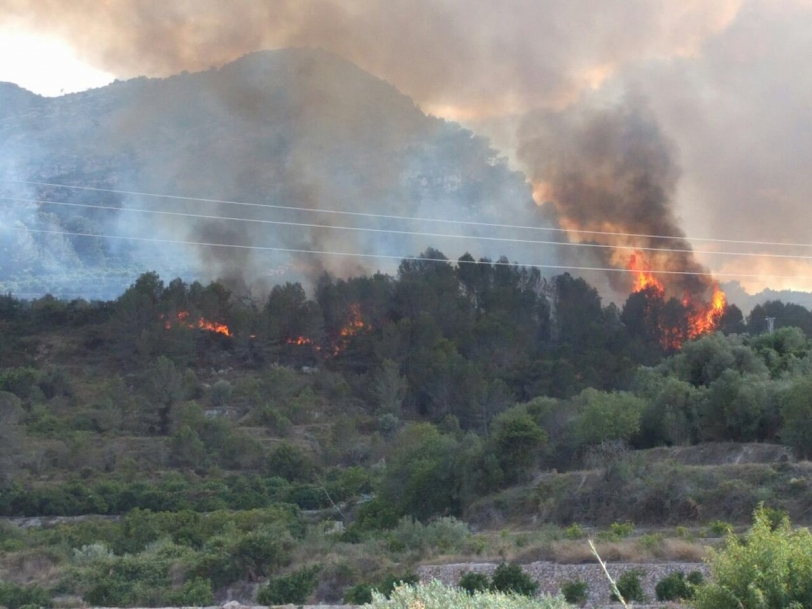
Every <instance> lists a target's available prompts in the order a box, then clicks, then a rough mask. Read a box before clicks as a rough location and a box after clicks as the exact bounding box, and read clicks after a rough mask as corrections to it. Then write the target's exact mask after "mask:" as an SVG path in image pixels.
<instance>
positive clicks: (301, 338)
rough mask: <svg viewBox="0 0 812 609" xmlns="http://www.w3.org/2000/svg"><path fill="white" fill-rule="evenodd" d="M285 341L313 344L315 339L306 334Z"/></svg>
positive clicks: (293, 343) (288, 342) (291, 343)
mask: <svg viewBox="0 0 812 609" xmlns="http://www.w3.org/2000/svg"><path fill="white" fill-rule="evenodd" d="M285 342H286V343H287V344H289V345H312V344H313V339H312V338H307V337H306V336H297V337H296V338H289V339H288V340H287V341H285Z"/></svg>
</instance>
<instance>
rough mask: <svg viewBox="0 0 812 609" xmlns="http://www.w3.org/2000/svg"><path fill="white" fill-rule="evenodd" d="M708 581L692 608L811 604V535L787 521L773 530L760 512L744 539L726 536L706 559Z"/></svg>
mask: <svg viewBox="0 0 812 609" xmlns="http://www.w3.org/2000/svg"><path fill="white" fill-rule="evenodd" d="M709 558H710V567H711V574H712V580H711V581H710V582H708V583H707V584H705V585H704V586H701V587H700V588H699V589H698V590H697V594H696V599H695V601H694V604H695V606H696V607H697V609H711V608H712V609H728V608H731V609H732V608H733V607H738V608H743V609H755V608H759V609H778V608H779V607H781V608H787V607H791V608H796V607H797V608H798V609H800V608H801V607H809V606H810V603H812V587H810V582H812V534H810V532H809V529H806V528H803V529H793V528H792V527H791V526H790V522H789V519H788V518H784V519H783V520H782V522H780V523H779V524H778V526H774V523H773V522H771V520H770V517H769V515H768V513H767V512H765V510H764V509H758V510H756V512H755V523H754V525H753V527H752V528H751V529H750V531H749V533H748V534H747V535H746V536H745V537H736V536H730V537H728V538H727V543H726V545H725V547H724V548H722V549H720V550H716V551H712V552H711V554H710V557H709Z"/></svg>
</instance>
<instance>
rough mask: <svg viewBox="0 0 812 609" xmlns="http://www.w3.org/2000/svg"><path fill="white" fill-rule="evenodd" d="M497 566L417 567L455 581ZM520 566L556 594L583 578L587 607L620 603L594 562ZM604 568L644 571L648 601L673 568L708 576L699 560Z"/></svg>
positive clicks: (423, 575) (424, 576)
mask: <svg viewBox="0 0 812 609" xmlns="http://www.w3.org/2000/svg"><path fill="white" fill-rule="evenodd" d="M496 566H497V565H496V563H479V564H472V563H468V564H452V565H423V566H421V567H419V568H418V569H417V574H418V575H419V576H420V579H421V581H430V580H432V579H439V580H440V581H442V582H443V583H445V584H449V585H456V584H457V582H458V581H459V579H460V576H461V575H462V574H463V573H465V572H466V571H476V572H480V573H486V574H488V575H490V574H491V573H492V572H493V570H494V569H495V568H496ZM522 567H523V569H524V570H525V572H526V573H527V574H528V575H530V576H531V577H532V578H533V579H535V580H536V581H537V582H538V583H539V591H540V592H547V593H549V594H557V593H558V592H559V590H560V587H561V584H563V583H564V582H566V581H568V580H571V579H582V580H584V581H585V582H587V583H588V584H589V600H588V601H587V605H586V606H587V607H593V608H595V607H620V606H621V605H620V604H619V603H610V602H609V595H610V586H609V582H608V581H607V580H606V576H605V575H604V573H603V571H602V570H601V568H600V565H598V564H597V563H596V564H584V565H562V564H558V563H553V562H534V563H530V564H527V565H522ZM607 568H608V570H609V573H610V574H611V575H612V577H613V578H615V580H617V578H618V576H619V575H620V574H621V573H623V572H624V571H628V570H630V569H640V570H641V571H643V572H644V575H643V576H641V578H640V581H641V583H642V584H643V592H644V593H645V595H646V598H647V602H649V603H651V602H656V599H657V597H656V595H655V594H654V586H656V585H657V582H659V581H660V580H661V579H663V578H664V577H666V576H667V575H669V574H670V573H673V572H674V571H683V572H684V573H685V574H686V575H687V574H688V573H690V572H691V571H701V572H702V573H703V574H704V575H705V576H706V577H707V576H708V568H707V565H705V564H702V563H678V562H664V563H645V564H631V563H609V564H607ZM666 606H668V605H666V604H662V603H660V604H654V605H642V604H635V607H638V609H642V608H643V607H666Z"/></svg>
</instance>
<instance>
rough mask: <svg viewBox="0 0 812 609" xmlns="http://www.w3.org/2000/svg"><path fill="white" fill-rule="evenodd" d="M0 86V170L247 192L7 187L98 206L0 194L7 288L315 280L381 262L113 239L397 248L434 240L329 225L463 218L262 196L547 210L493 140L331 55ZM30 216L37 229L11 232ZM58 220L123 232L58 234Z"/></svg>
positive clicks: (273, 55)
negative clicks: (51, 90) (160, 277)
mask: <svg viewBox="0 0 812 609" xmlns="http://www.w3.org/2000/svg"><path fill="white" fill-rule="evenodd" d="M0 91H2V95H3V98H4V100H6V99H7V100H8V101H9V103H4V104H2V107H3V113H4V114H3V116H2V118H0V121H1V122H0V178H5V179H14V180H23V181H27V182H47V183H59V184H66V185H71V186H82V187H92V188H102V189H110V190H115V191H127V192H129V191H137V192H143V193H158V194H170V195H182V196H190V197H202V198H205V199H226V200H231V201H239V202H247V203H252V204H254V207H250V206H233V205H219V204H213V203H206V202H203V201H199V200H178V199H167V198H155V197H140V196H136V195H125V194H121V192H100V191H88V190H72V189H68V188H56V187H48V186H36V185H31V184H28V185H25V184H12V183H8V182H5V183H0V191H2V192H1V193H0V194H4V195H6V196H12V197H16V198H17V199H28V200H37V201H43V200H46V201H53V202H54V203H57V202H61V203H63V204H64V203H71V204H74V205H76V204H79V205H95V206H97V207H96V208H87V207H77V206H73V207H71V206H66V205H56V204H53V205H47V204H44V203H24V202H20V201H17V202H16V203H15V204H14V205H6V206H4V211H3V214H2V217H0V220H2V226H3V227H4V228H3V229H0V231H2V232H0V250H2V251H3V252H5V254H6V255H5V256H4V259H3V261H2V262H0V290H5V291H7V290H13V291H15V292H18V293H22V294H29V293H30V294H31V295H41V294H42V293H43V292H44V291H46V290H50V291H53V292H54V293H60V294H65V295H71V294H76V293H79V295H83V296H106V297H113V296H116V295H118V294H119V293H120V292H121V291H123V289H124V288H125V287H126V286H127V285H128V284H129V283H130V282H131V281H132V280H133V279H135V277H137V275H138V274H140V273H141V272H144V271H147V270H153V269H154V270H159V271H162V272H165V274H167V275H183V276H184V277H186V278H188V279H197V278H199V279H212V278H217V277H221V278H224V279H229V280H233V281H235V282H237V283H239V281H240V280H243V279H244V280H246V281H248V282H249V283H250V282H253V281H256V280H257V279H262V278H265V280H266V281H267V277H268V271H269V270H272V271H273V272H274V273H275V274H277V275H278V274H279V273H281V272H285V271H288V272H290V273H292V275H291V276H296V277H307V276H312V277H315V276H317V274H318V272H319V270H320V269H321V268H322V266H323V265H325V264H328V265H332V266H330V268H331V269H332V270H334V271H338V272H340V273H343V274H346V273H347V272H351V271H352V270H353V269H358V268H361V267H365V268H373V269H374V268H378V267H379V266H380V265H381V264H386V263H385V262H378V261H376V260H375V259H374V258H373V259H369V260H367V261H365V260H363V259H361V260H360V261H359V260H357V259H353V258H341V259H336V260H333V261H332V262H330V263H327V262H325V260H322V259H321V258H318V257H313V256H309V257H308V256H299V257H292V256H289V255H286V254H285V253H284V252H277V253H276V254H273V255H271V254H268V253H263V252H261V251H254V250H246V249H242V250H234V249H228V248H215V249H213V248H205V247H196V248H195V247H187V246H183V245H177V244H175V245H171V244H166V243H144V242H139V241H135V240H128V239H121V237H136V238H149V239H155V238H158V239H165V240H173V241H195V242H215V243H227V244H236V245H241V246H252V247H253V246H260V247H267V246H273V247H281V248H293V249H314V250H321V251H325V250H326V251H329V250H338V251H344V252H350V253H364V254H387V255H388V254H395V255H396V256H403V255H407V254H409V253H412V252H414V251H419V250H421V249H424V248H425V247H427V246H428V245H430V243H429V242H428V241H426V240H425V239H424V238H421V237H420V236H415V235H405V234H401V235H391V234H384V233H375V232H368V231H347V230H340V231H336V230H330V229H329V227H330V226H333V225H337V224H343V225H350V226H360V227H367V228H377V229H380V228H397V229H400V230H406V231H415V230H417V231H426V230H433V231H435V232H454V231H456V230H457V229H455V228H453V227H452V228H449V227H447V226H443V225H440V226H435V225H427V226H416V225H414V224H403V223H395V222H394V221H391V220H385V219H379V218H377V219H376V218H365V219H363V221H361V219H359V218H352V217H342V216H336V215H329V214H327V215H325V214H313V213H296V212H295V211H290V210H288V211H284V210H263V209H261V208H258V207H256V204H264V205H268V204H271V205H283V206H288V207H293V208H318V209H338V210H343V211H350V212H372V213H375V214H396V215H399V216H412V217H434V218H454V219H479V220H484V221H488V220H491V221H492V220H494V219H496V220H498V221H505V218H511V221H516V222H528V223H534V224H535V223H538V222H541V221H544V222H546V220H542V219H541V218H540V217H539V215H538V212H537V211H536V210H535V206H533V205H532V204H531V197H530V191H529V187H528V186H527V185H526V184H525V181H524V177H523V176H521V175H520V174H516V173H513V172H511V171H510V170H509V169H508V168H507V165H506V164H505V163H504V162H503V161H502V160H500V159H499V158H498V155H497V153H496V152H495V151H494V150H492V149H490V148H489V146H488V143H487V141H485V140H483V139H481V138H478V137H475V136H474V135H473V134H472V133H470V132H468V131H466V130H464V129H462V128H460V127H459V126H458V125H455V124H452V123H447V122H445V121H442V120H439V119H436V118H432V117H428V116H426V115H424V114H423V113H422V112H421V111H420V109H419V108H417V107H416V106H415V104H414V102H413V101H412V100H411V99H409V98H408V97H406V96H404V95H402V94H400V93H399V92H398V91H397V90H395V89H394V88H393V87H392V86H390V85H388V84H387V83H385V82H383V81H381V80H379V79H376V78H374V77H372V76H370V75H369V74H367V73H365V72H363V71H362V70H360V69H358V68H357V67H356V66H354V65H353V64H351V63H349V62H346V61H344V60H342V59H340V58H338V57H337V56H335V55H332V54H330V53H327V52H324V51H317V50H304V49H287V50H280V51H273V52H261V53H255V54H252V55H249V56H246V57H243V58H241V59H239V60H237V61H235V62H233V63H231V64H228V65H226V66H223V67H222V68H219V69H212V70H209V71H206V72H201V73H196V74H186V73H184V74H180V75H177V76H174V77H171V78H166V79H147V78H138V79H134V80H130V81H127V82H116V83H113V84H111V85H109V86H106V87H102V88H99V89H95V90H91V91H86V92H83V93H76V94H71V95H66V96H63V97H58V98H39V97H36V96H32V95H30V94H28V93H27V92H25V91H23V90H20V89H18V88H15V87H13V86H11V85H4V86H3V88H2V89H1V90H0ZM99 206H101V207H102V208H104V209H100V208H99ZM110 208H112V209H110ZM120 208H124V209H127V208H131V209H132V208H138V209H145V208H146V209H149V210H153V211H172V212H174V213H175V214H202V215H208V216H227V217H230V218H237V220H231V221H223V220H214V219H202V218H194V217H190V216H183V215H174V216H172V215H161V214H154V213H153V214H147V213H141V212H139V213H134V212H125V211H121V210H120ZM240 219H241V220H256V219H264V220H266V221H267V220H273V221H292V222H299V223H302V222H303V223H309V224H319V225H324V226H323V227H314V226H310V227H300V226H296V227H294V226H289V225H288V226H279V225H274V224H269V223H267V222H266V223H257V222H245V221H239V220H240ZM15 226H16V228H17V230H14V229H13V228H12V227H15ZM23 227H28V228H29V229H31V231H25V230H20V229H21V228H23ZM35 230H47V231H50V232H48V233H41V232H34V231H35ZM61 232H72V233H82V234H83V235H87V234H91V235H93V234H95V235H106V236H112V237H119V238H115V239H107V238H103V237H98V238H89V237H87V236H82V237H79V236H72V235H68V236H65V237H63V236H61V235H60V234H59V233H61ZM468 232H469V233H472V232H476V231H474V230H469V231H468ZM455 243H456V242H455ZM470 245H471V244H470V243H466V242H464V240H462V241H461V242H460V244H459V247H458V248H456V245H454V246H452V247H454V248H456V249H458V253H457V255H459V254H461V253H463V252H464V251H465V250H466V249H472V251H475V253H476V255H478V256H479V255H489V256H491V257H497V256H498V255H500V254H503V253H505V254H509V255H511V256H514V255H515V253H514V252H516V251H520V250H516V249H515V248H513V251H511V250H510V249H509V248H508V249H506V248H498V249H493V251H491V248H490V247H489V246H483V245H482V244H479V245H477V246H476V247H471V246H470ZM456 249H455V251H456ZM536 250H539V248H536ZM534 251H535V250H534ZM544 251H545V250H544V248H541V253H542V254H543V252H544ZM390 266H391V264H390Z"/></svg>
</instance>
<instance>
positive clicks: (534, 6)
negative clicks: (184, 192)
mask: <svg viewBox="0 0 812 609" xmlns="http://www.w3.org/2000/svg"><path fill="white" fill-rule="evenodd" d="M59 44H63V45H65V46H64V47H60V46H58V45H59ZM286 46H309V47H322V48H324V49H327V50H330V51H332V52H335V53H337V54H338V55H340V56H342V57H344V58H346V59H348V60H350V61H353V62H355V63H356V64H358V65H359V66H360V67H361V68H363V69H365V70H368V71H370V72H371V73H373V74H374V75H376V76H378V77H381V78H383V79H385V80H387V81H388V82H391V83H392V84H394V85H395V86H396V87H398V88H399V89H400V90H401V91H403V92H404V93H406V94H407V95H410V96H412V97H413V98H414V99H415V100H416V101H417V102H418V103H419V104H420V106H421V107H422V108H423V109H424V110H425V111H427V112H430V113H434V114H437V115H440V116H443V117H445V118H449V119H455V120H461V121H463V122H464V123H465V124H466V125H468V126H470V127H471V128H473V129H475V130H480V131H483V132H485V133H486V134H490V135H494V136H495V142H496V143H497V144H498V145H500V146H502V147H504V149H505V151H506V152H507V153H508V154H509V155H510V156H511V158H513V159H516V162H517V163H519V164H520V166H521V167H522V168H523V169H525V171H526V172H527V174H528V176H530V178H531V179H533V180H534V182H536V186H537V192H539V193H544V194H549V195H550V196H551V197H555V196H562V197H563V199H565V198H566V197H565V196H564V195H561V192H562V189H561V185H560V184H559V185H558V188H557V189H556V188H553V189H552V190H551V189H549V188H546V187H547V186H549V184H548V183H547V182H548V180H547V178H548V175H547V174H546V173H545V172H549V171H552V170H553V169H555V170H556V171H559V169H560V167H561V164H562V163H563V162H564V161H565V160H566V159H565V158H564V157H563V156H561V155H563V154H566V153H569V154H575V153H576V152H579V151H580V152H583V150H584V148H583V146H582V145H581V143H580V142H579V141H578V138H579V137H580V135H578V134H576V137H575V141H573V142H569V143H568V145H567V146H564V147H559V146H555V147H553V148H551V144H550V143H549V141H548V142H544V141H540V140H539V138H540V137H543V136H544V134H545V133H552V134H553V135H556V134H557V133H558V132H556V131H555V129H556V125H560V124H575V125H576V126H580V127H582V128H583V130H584V131H579V132H578V133H579V134H581V133H589V132H590V129H593V128H594V129H598V128H599V127H600V124H601V121H600V120H599V119H595V120H594V121H592V122H590V120H591V119H589V117H590V116H593V114H594V113H595V112H597V110H596V109H600V108H602V107H608V108H618V107H620V108H621V110H611V112H614V113H616V114H619V115H622V116H627V117H630V118H629V120H630V121H631V123H630V124H633V123H634V122H635V121H636V120H637V119H636V118H635V117H634V116H631V115H629V111H628V110H624V109H623V108H625V107H626V106H625V104H626V103H627V102H626V101H625V100H627V99H635V100H643V101H640V102H635V104H639V107H640V108H641V110H640V112H641V113H642V114H641V115H642V116H643V117H644V119H645V120H644V122H645V124H646V125H648V126H650V130H649V131H650V132H651V133H654V134H656V142H657V143H658V145H660V144H662V148H661V149H659V148H658V149H657V150H655V151H654V152H653V155H654V156H652V157H651V159H650V160H651V161H652V163H654V162H655V161H657V159H658V157H657V154H660V152H662V153H663V154H665V153H667V155H668V156H667V159H664V160H663V163H662V164H661V165H660V166H658V167H656V168H654V171H655V173H654V175H655V177H656V176H659V177H661V178H662V179H663V180H664V181H665V183H664V184H662V185H660V186H661V187H662V188H663V190H664V191H665V195H666V196H667V200H666V201H665V203H664V206H665V207H666V208H667V209H666V212H667V215H668V218H667V219H668V221H669V226H668V227H666V228H665V229H664V230H665V231H666V232H668V234H671V233H670V231H672V229H673V228H674V227H681V230H682V231H684V233H685V234H687V235H689V236H702V237H714V238H720V239H737V240H753V241H769V242H790V243H809V242H812V238H810V230H809V227H810V226H812V205H810V202H812V172H810V171H809V169H808V167H809V162H810V160H812V128H810V120H809V113H810V109H812V71H810V70H809V69H808V67H807V66H806V63H807V61H808V58H809V57H812V2H811V1H810V0H750V1H748V0H616V1H606V0H572V1H568V2H560V1H559V0H507V1H505V2H499V3H497V2H493V1H492V0H341V1H339V0H229V1H226V0H194V1H193V0H177V1H174V2H166V1H165V0H107V1H105V2H99V1H98V0H0V80H11V81H14V82H17V83H19V84H20V85H21V86H24V87H27V88H29V89H32V90H35V91H36V92H40V93H44V94H49V95H53V94H58V92H59V91H60V90H63V89H64V90H65V91H70V90H77V89H81V88H84V87H92V86H99V85H100V84H103V83H104V82H106V81H107V79H109V78H111V77H116V78H130V77H134V76H139V75H149V76H167V75H170V74H174V73H177V72H180V71H182V70H190V71H192V70H202V69H207V68H209V67H210V66H219V65H222V64H223V63H226V62H228V61H231V60H233V59H236V58H237V57H239V56H242V55H244V54H245V53H248V52H250V51H255V50H260V49H267V48H279V47H286ZM66 49H69V51H68V50H66ZM71 54H73V56H72V55H71ZM74 56H75V57H74ZM66 58H69V60H67V61H68V62H67V63H59V62H63V61H65V60H66ZM58 66H61V67H58ZM611 112H610V114H611ZM616 122H617V121H616ZM593 124H594V125H597V127H595V126H590V125H593ZM612 124H614V123H612ZM607 125H609V123H607ZM605 128H606V129H609V130H610V131H611V132H612V133H616V134H617V137H614V136H613V137H614V139H613V142H614V144H613V146H614V148H612V149H611V150H613V151H614V152H613V154H616V155H617V156H618V157H619V158H621V159H624V158H627V157H626V156H625V155H626V152H625V151H624V150H623V146H622V142H623V137H625V136H624V134H629V133H632V134H633V133H636V131H635V130H634V129H630V128H627V127H624V126H622V125H620V124H618V125H617V126H616V127H611V129H610V127H609V126H607V127H605ZM557 137H558V138H559V139H558V140H556V142H562V141H563V140H565V139H567V138H566V137H563V136H561V134H560V133H558V135H557ZM550 141H553V140H550ZM653 141H654V140H653ZM618 146H619V147H620V148H618ZM562 149H563V150H564V152H560V151H561V150H562ZM631 149H632V151H631V153H630V154H631V156H630V157H628V158H631V157H632V156H633V155H635V154H645V153H646V150H647V149H646V147H645V146H643V147H642V148H635V147H634V146H633V147H631ZM520 151H521V152H520ZM658 151H659V152H658ZM556 155H558V156H556ZM549 159H553V161H550V160H549ZM562 159H563V160H562ZM613 163H614V164H613ZM621 165H623V163H622V162H621V161H618V160H615V161H612V162H610V163H609V164H608V165H607V166H605V167H604V169H606V170H607V171H610V172H611V171H615V169H617V168H618V167H621ZM576 166H578V164H576ZM582 170H583V171H584V172H590V171H591V170H592V167H586V166H584V167H582ZM623 171H624V172H626V173H624V176H627V178H628V168H627V167H625V166H624V167H623ZM556 175H560V171H559V173H558V174H556ZM600 175H602V174H600V172H599V177H600ZM624 179H626V178H624ZM628 179H631V178H628ZM554 186H555V185H554ZM587 186H588V184H587ZM660 186H658V187H660ZM584 187H585V186H584V184H581V185H580V186H579V188H584ZM576 191H577V189H576ZM576 191H573V190H572V189H570V190H567V191H566V192H569V193H570V194H571V193H572V192H576ZM612 192H615V194H617V196H620V197H623V196H625V195H624V192H625V191H623V190H622V189H621V190H617V189H616V190H614V191H612ZM556 193H558V195H557V194H556ZM576 194H577V192H576ZM563 199H562V201H557V203H559V204H560V205H559V208H560V207H561V205H564V206H566V205H567V201H566V200H563ZM610 211H611V208H610ZM669 214H670V215H669ZM576 215H577V214H576ZM505 220H506V221H508V220H510V219H509V218H506V219H505ZM581 224H582V225H598V224H600V225H601V226H608V225H609V224H610V223H609V219H601V222H599V223H598V224H596V223H594V222H591V221H590V218H582V219H581ZM675 234H677V235H679V234H680V233H679V230H677V232H676V233H675ZM694 247H696V248H697V249H698V250H700V252H699V259H700V261H701V262H703V263H705V264H707V265H708V266H709V267H710V268H711V269H713V270H715V271H722V272H746V273H764V274H778V275H797V276H802V277H804V278H803V279H801V278H798V279H791V280H780V279H772V280H745V279H742V283H743V284H744V285H745V286H746V287H747V288H748V289H750V290H751V291H752V290H757V289H761V288H763V287H766V286H769V287H773V288H796V289H812V279H810V276H812V266H810V265H809V264H808V262H806V261H803V260H787V259H781V258H768V257H763V258H735V257H728V256H711V255H706V254H703V253H702V252H701V250H703V249H704V250H716V251H718V250H727V251H747V252H762V253H781V254H790V255H812V248H810V249H805V248H801V249H798V248H795V249H791V248H783V249H781V248H776V247H774V246H772V247H767V246H752V245H747V244H738V245H734V244H701V243H700V244H697V243H694Z"/></svg>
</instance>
